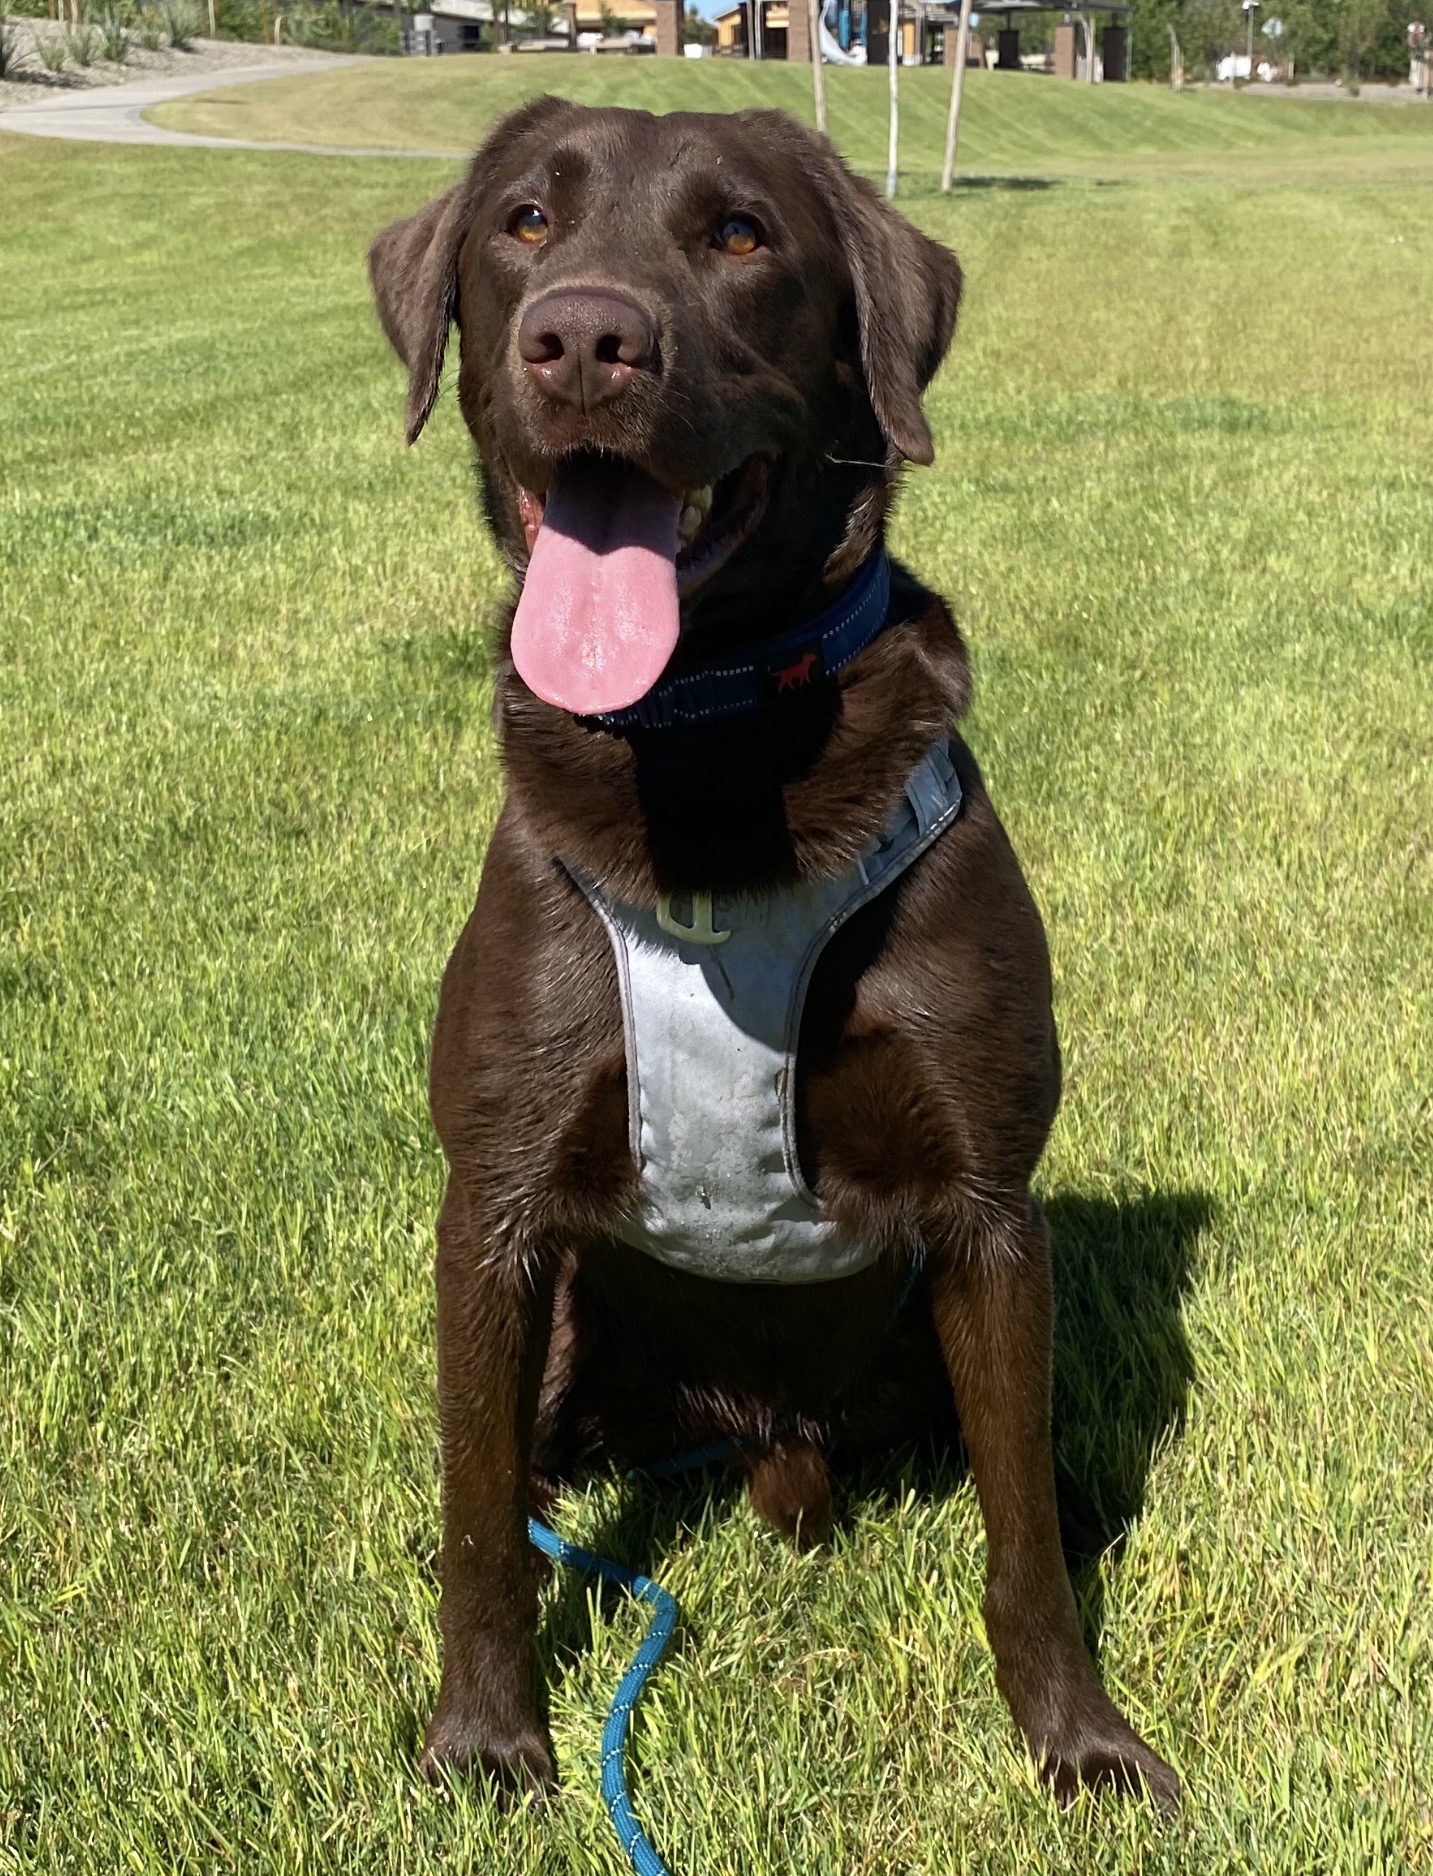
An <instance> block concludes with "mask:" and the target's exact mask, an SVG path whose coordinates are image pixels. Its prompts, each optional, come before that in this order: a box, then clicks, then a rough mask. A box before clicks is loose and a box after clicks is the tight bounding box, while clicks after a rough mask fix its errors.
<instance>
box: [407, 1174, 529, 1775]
mask: <svg viewBox="0 0 1433 1876" xmlns="http://www.w3.org/2000/svg"><path fill="white" fill-rule="evenodd" d="M437 1280H438V1417H439V1422H440V1425H441V1429H442V1439H443V1552H442V1579H443V1594H442V1600H441V1603H440V1605H439V1611H438V1621H439V1626H440V1628H441V1629H442V1634H443V1681H442V1686H441V1688H440V1690H439V1693H438V1705H437V1709H436V1711H435V1712H434V1714H433V1718H432V1720H431V1721H430V1723H429V1726H428V1734H427V1738H426V1740H425V1741H424V1746H423V1757H422V1761H421V1764H422V1769H423V1772H424V1773H425V1775H426V1776H427V1777H429V1778H430V1779H433V1780H437V1779H439V1778H441V1777H442V1776H443V1774H444V1773H445V1772H448V1771H463V1770H466V1769H467V1768H468V1767H470V1766H474V1765H476V1766H480V1767H481V1769H482V1770H483V1771H484V1772H486V1773H487V1774H488V1776H489V1777H490V1778H492V1779H494V1780H495V1781H496V1782H497V1783H498V1784H500V1785H505V1786H516V1787H523V1786H538V1787H540V1786H543V1785H549V1784H551V1783H552V1782H553V1779H554V1772H553V1762H552V1746H551V1740H550V1738H549V1735H548V1731H547V1726H546V1723H545V1721H544V1720H543V1718H542V1715H541V1713H540V1711H539V1706H538V1696H537V1675H536V1663H535V1644H536V1637H537V1599H538V1582H539V1576H538V1572H537V1571H536V1569H535V1568H534V1556H533V1551H532V1548H531V1546H530V1545H529V1543H528V1537H527V1515H528V1471H529V1465H530V1460H531V1447H532V1431H533V1422H534V1419H535V1417H536V1412H537V1397H538V1388H539V1385H540V1382H541V1378H542V1371H543V1363H544V1360H545V1357H546V1352H547V1343H548V1336H549V1333H550V1329H551V1323H552V1296H553V1270H552V1262H551V1260H548V1262H547V1265H546V1267H545V1268H542V1267H539V1268H537V1269H534V1268H532V1267H531V1266H530V1265H525V1263H524V1260H523V1259H522V1258H521V1257H520V1256H519V1255H518V1254H517V1253H516V1252H515V1251H509V1252H507V1253H506V1254H505V1253H504V1252H503V1250H502V1249H501V1247H498V1246H495V1245H494V1244H493V1243H492V1242H491V1241H490V1239H489V1238H488V1237H487V1236H486V1235H485V1234H484V1233H483V1231H482V1230H481V1229H480V1227H479V1226H478V1223H477V1221H476V1219H475V1218H474V1216H473V1214H472V1211H471V1209H470V1207H469V1205H468V1203H467V1200H466V1199H465V1197H464V1195H463V1194H462V1192H461V1191H460V1190H459V1189H458V1187H457V1182H456V1180H450V1181H449V1185H448V1193H447V1197H446V1198H445V1200H444V1202H443V1209H442V1212H441V1214H440V1216H439V1219H438V1260H437Z"/></svg>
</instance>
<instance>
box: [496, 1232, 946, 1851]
mask: <svg viewBox="0 0 1433 1876" xmlns="http://www.w3.org/2000/svg"><path fill="white" fill-rule="evenodd" d="M924 1267H925V1257H924V1255H923V1254H922V1253H921V1252H919V1251H918V1252H917V1253H916V1255H915V1257H914V1258H913V1259H912V1260H911V1267H910V1269H909V1270H908V1271H907V1273H906V1280H905V1282H904V1283H903V1284H902V1286H901V1291H900V1295H899V1296H898V1298H897V1299H896V1305H895V1308H894V1309H893V1310H892V1311H891V1321H892V1322H894V1321H895V1319H896V1317H897V1316H899V1315H900V1313H901V1311H902V1310H903V1309H904V1308H905V1306H906V1304H907V1303H908V1302H909V1301H910V1296H911V1292H912V1290H914V1288H915V1286H916V1282H917V1280H918V1279H919V1277H920V1274H921V1271H922V1270H923V1269H924ZM786 1424H787V1422H786V1421H785V1420H782V1421H778V1422H777V1423H776V1426H775V1427H774V1428H773V1429H772V1430H773V1432H779V1431H782V1430H783V1429H784V1427H785V1426H786ZM760 1443H761V1436H760V1435H759V1434H753V1433H748V1434H742V1435H738V1437H737V1438H735V1439H729V1440H713V1441H712V1442H711V1443H710V1444H709V1445H707V1446H697V1447H694V1448H693V1449H692V1451H690V1452H686V1453H679V1454H678V1455H677V1457H676V1458H675V1459H657V1460H653V1461H652V1463H651V1464H650V1465H645V1466H636V1467H634V1468H633V1470H632V1471H630V1472H629V1473H628V1474H627V1477H628V1478H629V1479H640V1478H648V1479H667V1478H673V1477H675V1476H676V1475H677V1474H678V1473H681V1472H695V1471H696V1470H697V1468H698V1467H699V1466H710V1465H715V1464H716V1463H717V1462H718V1461H719V1460H723V1459H734V1458H735V1457H736V1456H737V1454H738V1453H742V1452H745V1451H746V1450H747V1448H748V1447H751V1446H755V1445H759V1444H760ZM527 1534H528V1537H529V1539H530V1540H531V1542H532V1543H533V1544H534V1545H536V1547H537V1548H538V1549H539V1550H540V1551H541V1552H542V1553H543V1555H544V1556H546V1557H551V1558H552V1560H553V1562H554V1563H564V1564H566V1565H567V1567H568V1569H569V1570H580V1571H581V1572H582V1574H583V1575H584V1576H596V1577H600V1578H601V1579H602V1581H603V1582H604V1583H615V1584H617V1586H618V1588H619V1589H625V1590H630V1591H631V1593H632V1595H634V1596H638V1597H640V1598H641V1600H642V1601H643V1602H647V1603H650V1604H651V1605H652V1607H653V1609H654V1610H655V1611H656V1614H655V1615H654V1616H653V1617H652V1621H651V1625H650V1627H649V1628H648V1630H647V1633H646V1635H645V1636H644V1637H643V1639H642V1646H641V1647H640V1648H639V1649H638V1650H637V1652H636V1654H635V1655H633V1657H632V1665H631V1667H630V1668H628V1670H627V1672H626V1673H625V1674H624V1675H623V1676H622V1682H621V1685H620V1686H619V1687H618V1689H617V1691H616V1693H615V1694H614V1695H613V1696H612V1704H611V1706H610V1707H609V1708H608V1709H607V1723H606V1725H605V1726H604V1727H603V1728H602V1800H603V1802H604V1804H605V1805H606V1806H607V1815H608V1816H609V1817H610V1818H611V1819H612V1828H613V1829H614V1830H615V1831H616V1833H617V1838H618V1841H619V1842H620V1843H621V1845H622V1848H623V1849H624V1850H625V1851H626V1852H627V1857H628V1860H629V1862H630V1863H631V1865H632V1868H633V1869H634V1870H635V1871H636V1872H637V1876H672V1872H671V1871H670V1870H669V1869H668V1868H667V1866H666V1864H665V1863H664V1862H663V1861H662V1859H661V1858H660V1857H659V1856H658V1855H657V1852H656V1851H655V1850H654V1849H653V1848H652V1841H651V1839H650V1838H649V1837H648V1836H647V1833H646V1832H645V1831H644V1830H643V1829H642V1826H641V1825H640V1824H639V1823H638V1822H637V1819H636V1816H635V1814H634V1813H633V1810H632V1800H631V1798H630V1796H629V1795H628V1792H627V1726H628V1722H629V1721H630V1720H631V1718H632V1709H633V1707H635V1706H636V1704H637V1701H638V1699H639V1698H640V1696H641V1693H642V1689H643V1688H644V1687H645V1686H646V1684H647V1681H648V1679H649V1678H650V1676H651V1673H652V1670H653V1668H655V1667H656V1665H657V1663H658V1662H659V1661H660V1660H661V1658H662V1655H663V1653H664V1652H665V1650H666V1646H667V1643H668V1642H669V1641H670V1640H671V1639H672V1630H673V1629H674V1628H675V1627H676V1626H677V1605H676V1603H675V1602H674V1601H673V1599H672V1598H671V1596H669V1595H668V1594H667V1592H666V1590H664V1589H663V1588H662V1586H661V1584H660V1583H654V1582H653V1581H652V1579H651V1577H650V1576H640V1575H639V1574H638V1573H637V1571H635V1570H628V1569H627V1568H625V1567H624V1566H623V1565H622V1564H620V1563H612V1562H610V1561H609V1560H608V1559H607V1558H606V1557H594V1556H593V1554H592V1552H591V1551H590V1550H581V1549H579V1548H578V1546H577V1545H576V1544H569V1543H568V1541H567V1539H566V1538H565V1537H559V1536H558V1535H557V1532H556V1531H552V1530H549V1529H548V1527H547V1526H546V1525H545V1524H540V1523H539V1522H538V1520H537V1519H536V1518H529V1519H528V1521H527Z"/></svg>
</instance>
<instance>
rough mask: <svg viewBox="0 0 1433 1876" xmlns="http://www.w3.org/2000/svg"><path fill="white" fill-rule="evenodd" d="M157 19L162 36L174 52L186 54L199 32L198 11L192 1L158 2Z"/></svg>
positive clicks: (165, 0)
mask: <svg viewBox="0 0 1433 1876" xmlns="http://www.w3.org/2000/svg"><path fill="white" fill-rule="evenodd" d="M159 18H160V22H161V24H162V25H163V27H164V36H165V38H166V39H167V40H168V41H169V43H170V45H172V46H173V47H174V50H175V51H176V52H187V51H188V50H189V43H190V41H191V40H192V39H193V38H194V35H195V34H196V33H197V32H198V31H199V9H198V7H196V6H195V5H193V0H159Z"/></svg>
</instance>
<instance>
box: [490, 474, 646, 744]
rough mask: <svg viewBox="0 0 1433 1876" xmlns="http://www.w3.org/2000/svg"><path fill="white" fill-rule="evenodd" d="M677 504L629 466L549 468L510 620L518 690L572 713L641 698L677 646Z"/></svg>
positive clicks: (614, 706)
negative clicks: (539, 517) (544, 504)
mask: <svg viewBox="0 0 1433 1876" xmlns="http://www.w3.org/2000/svg"><path fill="white" fill-rule="evenodd" d="M680 512H681V502H680V500H679V498H678V497H677V496H675V495H669V494H668V493H667V491H666V490H665V489H664V488H661V487H660V486H659V485H658V484H657V483H656V482H654V481H653V480H652V478H651V477H650V476H648V475H645V474H643V472H642V471H641V470H640V469H632V468H628V467H626V466H624V465H621V464H617V463H611V462H596V463H593V462H587V463H582V464H580V465H574V466H572V467H570V468H567V469H563V470H559V471H558V474H557V476H556V477H555V479H554V481H553V484H552V487H551V488H550V489H549V490H548V492H547V507H546V509H545V510H544V512H543V518H542V526H541V527H540V528H539V529H538V534H537V539H536V540H535V541H534V542H533V547H532V555H531V557H530V559H529V561H528V567H527V577H526V579H525V580H524V581H523V587H522V597H521V598H520V599H519V600H518V604H517V612H516V613H515V615H514V617H513V626H512V656H513V663H514V664H515V665H516V666H517V668H518V672H519V674H520V675H521V677H522V679H523V682H524V683H525V684H526V685H527V686H528V687H529V689H531V690H534V691H536V693H537V695H538V696H539V697H542V698H545V699H546V701H547V702H548V703H551V704H557V705H558V706H559V707H560V708H561V709H563V710H571V711H573V712H574V713H575V714H576V715H578V716H593V715H596V714H597V713H598V712H599V711H603V710H621V709H623V708H625V707H626V705H628V704H632V703H635V702H636V701H637V699H638V698H639V697H644V696H646V694H647V692H648V691H649V690H650V689H651V688H652V686H653V685H654V684H655V683H656V681H657V679H658V678H659V677H660V676H661V675H662V672H663V670H664V668H665V666H666V663H667V660H668V659H669V658H670V657H671V655H672V653H673V651H674V650H675V649H676V644H677V517H678V515H679V514H680Z"/></svg>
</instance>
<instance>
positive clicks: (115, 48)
mask: <svg viewBox="0 0 1433 1876" xmlns="http://www.w3.org/2000/svg"><path fill="white" fill-rule="evenodd" d="M100 46H101V48H102V49H103V51H104V55H105V57H106V58H107V59H108V60H109V61H110V63H111V64H112V65H123V64H124V62H125V60H126V59H127V58H128V56H129V35H128V34H127V33H126V32H125V30H124V21H123V20H122V19H121V18H120V16H119V14H118V13H116V12H115V10H114V8H113V7H107V8H106V9H105V11H104V12H103V13H102V14H101V15H100Z"/></svg>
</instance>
